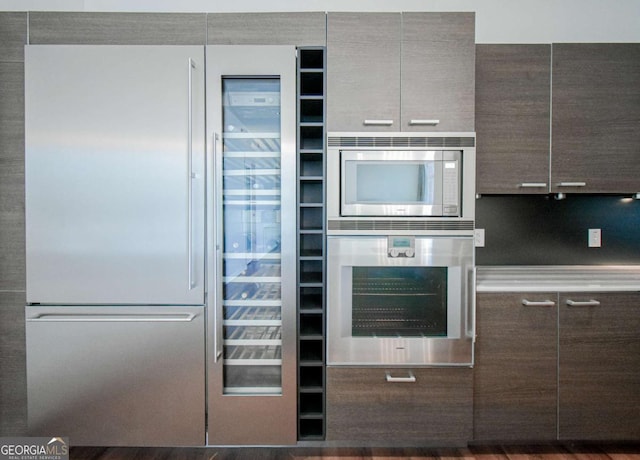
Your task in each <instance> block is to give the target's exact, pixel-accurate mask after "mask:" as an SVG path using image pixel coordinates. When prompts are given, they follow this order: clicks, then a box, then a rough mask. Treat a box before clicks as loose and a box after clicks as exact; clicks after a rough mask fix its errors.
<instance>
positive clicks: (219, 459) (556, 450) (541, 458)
mask: <svg viewBox="0 0 640 460" xmlns="http://www.w3.org/2000/svg"><path fill="white" fill-rule="evenodd" d="M70 458H71V459H74V460H75V459H82V460H121V459H122V460H128V459H131V460H281V459H283V460H288V459H292V460H317V459H322V460H368V459H376V460H394V459H413V460H421V459H429V460H640V444H611V445H609V444H553V445H533V446H526V445H524V446H523V445H517V446H516V445H504V446H471V447H468V448H462V449H448V448H443V449H428V448H322V449H320V448H314V447H292V448H270V447H260V448H244V447H243V448H129V447H127V448H118V447H108V448H103V447H72V448H71V452H70Z"/></svg>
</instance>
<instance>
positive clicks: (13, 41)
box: [0, 12, 27, 61]
mask: <svg viewBox="0 0 640 460" xmlns="http://www.w3.org/2000/svg"><path fill="white" fill-rule="evenodd" d="M25 43H27V13H9V12H0V61H23V60H24V44H25Z"/></svg>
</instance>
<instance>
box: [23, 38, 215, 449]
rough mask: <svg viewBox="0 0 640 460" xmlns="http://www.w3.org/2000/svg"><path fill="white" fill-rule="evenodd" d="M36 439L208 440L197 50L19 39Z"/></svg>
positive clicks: (31, 410)
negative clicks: (24, 42)
mask: <svg viewBox="0 0 640 460" xmlns="http://www.w3.org/2000/svg"><path fill="white" fill-rule="evenodd" d="M25 77H26V79H25V97H26V101H25V106H26V107H25V108H26V120H25V123H26V174H25V176H26V184H25V185H26V255H27V303H28V305H27V307H26V337H27V386H28V388H27V390H28V421H29V431H30V434H31V435H42V436H45V435H46V436H49V435H52V434H54V435H57V436H69V438H70V442H71V444H72V445H158V446H160V445H202V444H203V443H204V442H205V365H204V363H205V359H204V355H205V307H204V304H205V273H204V258H205V249H204V248H205V234H204V228H205V208H204V198H205V177H204V175H205V146H204V144H205V136H204V128H205V121H204V103H205V102H204V101H205V99H204V98H205V95H204V87H205V81H204V49H203V47H150V46H139V47H122V46H118V47H115V46H100V47H97V46H44V45H43V46H27V47H26V50H25Z"/></svg>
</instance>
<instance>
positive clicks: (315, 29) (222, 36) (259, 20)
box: [207, 12, 326, 46]
mask: <svg viewBox="0 0 640 460" xmlns="http://www.w3.org/2000/svg"><path fill="white" fill-rule="evenodd" d="M325 43H326V16H325V14H324V13H321V12H312V13H216V14H208V15H207V44H208V45H295V46H324V45H325Z"/></svg>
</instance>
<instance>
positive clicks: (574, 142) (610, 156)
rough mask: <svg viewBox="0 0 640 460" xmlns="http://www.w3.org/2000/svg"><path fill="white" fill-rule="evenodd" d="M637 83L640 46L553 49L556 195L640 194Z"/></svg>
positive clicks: (639, 95)
mask: <svg viewBox="0 0 640 460" xmlns="http://www.w3.org/2000/svg"><path fill="white" fill-rule="evenodd" d="M639 82H640V43H626V44H558V45H556V44H554V45H553V92H552V94H553V96H552V97H553V101H552V106H553V115H552V146H553V150H552V156H551V174H552V183H551V187H552V191H564V192H584V193H615V192H622V193H625V192H637V191H639V190H640V161H639V160H640V154H639V151H638V145H639V144H640V129H638V121H639V120H640V84H639ZM560 182H584V183H585V184H586V185H585V186H583V187H559V186H558V184H559V183H560Z"/></svg>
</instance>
